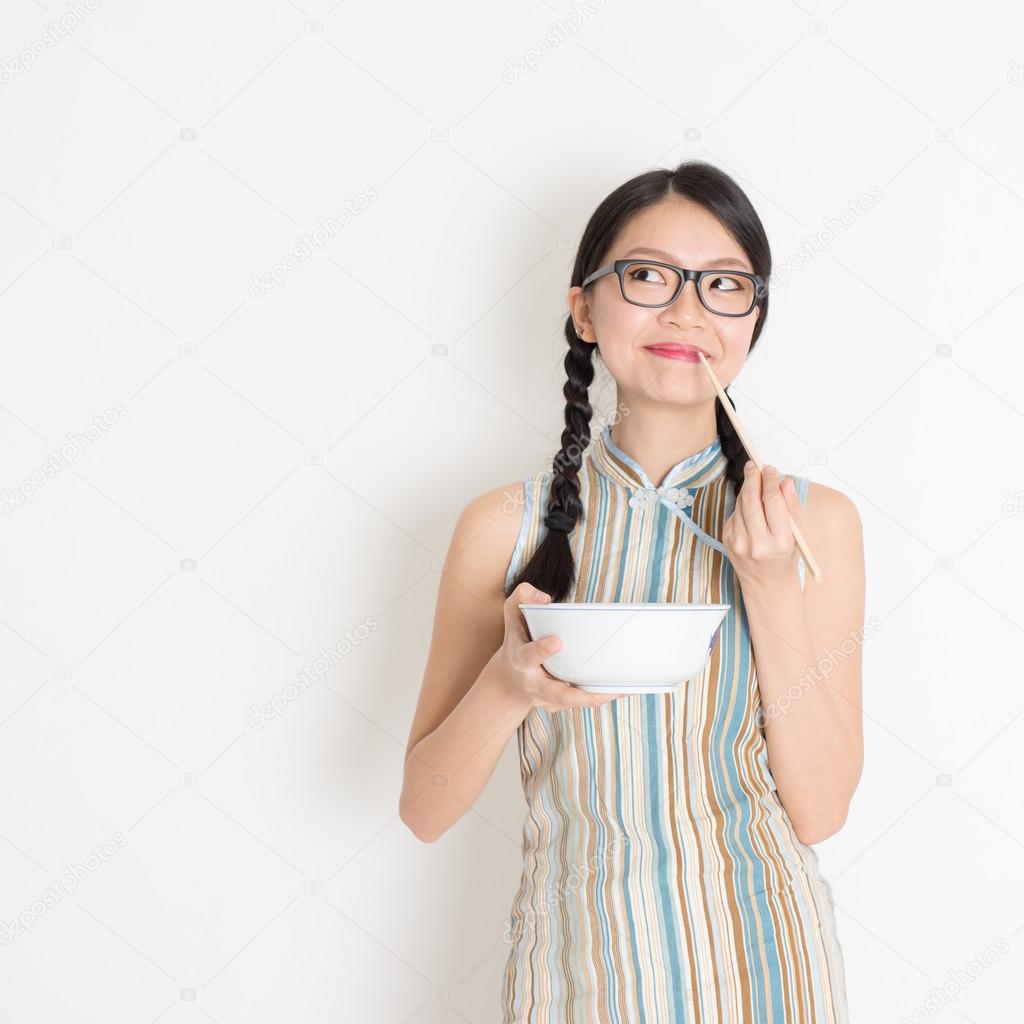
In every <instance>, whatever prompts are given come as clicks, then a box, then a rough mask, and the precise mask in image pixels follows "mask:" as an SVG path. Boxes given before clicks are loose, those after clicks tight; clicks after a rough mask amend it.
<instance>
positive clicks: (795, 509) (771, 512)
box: [722, 460, 803, 591]
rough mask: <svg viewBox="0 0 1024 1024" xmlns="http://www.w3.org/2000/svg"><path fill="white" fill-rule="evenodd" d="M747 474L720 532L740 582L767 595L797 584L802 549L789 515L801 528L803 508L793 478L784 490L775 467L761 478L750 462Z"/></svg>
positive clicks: (767, 468)
mask: <svg viewBox="0 0 1024 1024" xmlns="http://www.w3.org/2000/svg"><path fill="white" fill-rule="evenodd" d="M745 471H746V472H745V476H744V478H743V484H742V486H741V487H740V490H739V493H738V494H737V495H736V507H735V508H734V509H733V512H732V515H731V516H729V518H728V519H727V520H726V522H725V526H724V527H723V528H722V544H723V546H724V547H725V551H726V554H727V555H728V556H729V560H730V561H731V562H732V565H733V568H734V569H735V571H736V575H737V576H738V577H739V579H740V583H741V584H742V585H744V586H751V585H752V586H754V587H756V588H759V589H762V590H766V591H768V590H771V589H772V588H774V587H775V586H776V585H778V584H779V583H785V582H787V581H788V580H790V579H797V575H796V559H797V555H798V553H799V549H798V548H797V545H796V538H795V537H794V536H793V528H792V527H791V526H790V523H789V515H790V514H792V516H793V519H794V520H795V521H796V524H797V526H798V527H799V526H800V525H801V514H802V512H803V506H802V505H801V504H800V499H799V497H798V496H797V493H796V485H795V483H794V482H793V478H792V477H787V478H786V480H785V483H784V484H782V485H781V486H780V482H779V473H778V470H777V469H776V468H775V467H774V466H769V465H766V466H765V467H764V472H763V473H762V472H761V471H760V470H759V469H758V468H757V466H755V465H754V463H753V461H751V460H748V461H747V463H746V466H745Z"/></svg>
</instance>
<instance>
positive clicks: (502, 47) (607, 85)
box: [0, 0, 1024, 1024]
mask: <svg viewBox="0 0 1024 1024" xmlns="http://www.w3.org/2000/svg"><path fill="white" fill-rule="evenodd" d="M1022 29H1024V16H1022V15H1021V13H1020V12H1019V11H1015V10H1013V9H1012V8H1008V6H1007V5H1005V4H1001V3H996V2H982V3H975V4H971V5H938V6H937V5H935V4H927V3H924V2H920V0H917V2H910V3H904V4H899V5H894V4H891V3H883V2H882V0H842V2H839V3H838V4H835V3H817V2H814V0H806V2H804V0H801V2H797V0H771V2H761V3H753V2H746V3H732V4H727V5H722V4H712V3H705V2H702V3H688V4H678V3H670V2H668V0H652V2H649V3H645V4H628V3H626V2H624V0H604V2H591V3H583V2H582V0H573V2H572V3H571V4H566V3H565V2H563V0H529V2H525V3H522V4H500V5H499V4H486V3H485V4H480V3H470V2H463V0H455V2H448V3H442V4H440V5H438V4H430V5H427V4H414V3H410V2H404V3H398V4H395V3H390V4H383V5H381V4H371V3H368V2H366V0H340V2H337V3H333V2H332V3H331V4H328V3H320V4H317V3H315V2H314V0H301V2H289V0H247V2H245V3H242V2H240V0H204V2H199V0H184V2H176V3H168V2H166V0H164V2H158V0H134V2H129V0H89V2H80V3H74V2H72V3H63V2H58V0H7V2H6V3H5V4H4V6H3V13H2V16H0V140H2V153H3V159H2V160H0V230H2V233H3V239H4V244H3V246H2V247H0V354H2V358H0V491H2V494H0V506H2V507H0V513H2V514H0V559H2V566H3V577H4V580H5V582H6V585H5V586H3V587H2V588H0V627H2V628H0V663H2V666H3V670H2V689H0V774H2V777H3V779H4V784H3V786H2V787H0V879H2V883H0V975H2V977H3V979H4V981H3V995H2V1000H3V1003H4V1010H3V1016H4V1018H5V1019H10V1020H17V1021H19V1024H30V1022H31V1024H36V1022H58V1021H60V1022H71V1021H74V1022H76V1024H77V1022H90V1024H91V1022H99V1021H103V1022H104V1024H115V1022H116V1024H120V1022H125V1024H127V1022H155V1021H158V1020H159V1021H162V1022H164V1024H183V1022H190V1021H197V1022H198V1021H203V1022H208V1021H211V1020H212V1021H215V1022H217V1024H243V1022H244V1024H257V1022H262V1021H267V1022H270V1021H280V1020H294V1021H302V1022H303V1024H327V1022H336V1021H338V1020H352V1021H360V1022H362V1021H366V1022H373V1024H428V1022H429V1024H442V1022H443V1024H459V1022H465V1021H470V1022H473V1024H491V1022H494V1021H496V1020H497V1019H498V1010H497V1003H498V988H499V984H500V976H501V971H502V968H503V965H504V960H505V956H506V954H507V949H508V947H507V944H506V943H505V942H503V940H502V932H503V930H504V928H505V925H506V921H507V915H508V912H509V908H510V906H511V900H512V897H513V894H514V891H515V888H516V886H517V884H518V878H519V870H520V838H519V837H520V827H521V823H522V818H523V814H524V809H525V805H524V803H523V800H522V794H521V790H520V780H519V774H518V766H517V763H516V759H515V758H516V752H515V749H514V746H510V747H509V748H508V749H507V750H506V752H505V756H504V758H503V760H502V761H501V763H500V765H499V768H498V770H497V772H496V774H495V776H494V778H493V780H492V782H491V784H490V786H489V787H488V789H487V791H486V792H485V794H484V795H483V797H482V798H481V800H480V801H479V803H478V804H477V806H475V807H474V808H473V810H472V811H471V812H470V813H468V814H467V815H466V816H465V817H464V818H463V819H462V820H461V821H460V822H459V823H458V824H457V825H456V826H455V827H454V828H453V829H452V830H451V831H450V832H449V833H448V834H446V835H445V836H444V837H443V838H442V839H441V840H440V841H439V842H437V843H436V844H430V845H426V844H421V843H419V842H418V841H417V840H416V839H415V838H414V837H413V836H412V834H411V833H410V832H409V831H408V829H407V828H406V827H405V826H404V825H403V824H402V822H401V821H400V820H399V818H398V794H399V790H400V785H401V774H402V760H403V753H404V747H405V742H406V738H407V734H408V728H409V723H410V720H411V716H412V711H413V708H414V705H415V701H416V697H417V693H418V690H419V684H420V679H421V674H422V670H423V665H424V662H425V658H426V653H427V647H428V644H429V640H430V629H431V625H432V616H433V609H434V598H435V594H436V590H437V582H438V573H439V569H440V565H441V562H442V560H443V558H444V555H445V552H446V550H447V545H448V541H449V538H450V536H451V531H452V528H453V526H454V523H455V520H456V517H457V516H458V513H459V512H460V510H461V509H462V508H463V506H464V505H465V504H466V503H467V502H468V501H469V500H470V499H471V498H472V497H474V496H475V495H477V494H479V493H480V492H481V491H484V490H487V489H490V488H493V487H496V486H499V485H501V484H503V483H506V482H509V481H514V480H519V479H524V478H525V477H527V476H528V475H530V474H531V473H532V472H534V471H535V469H536V468H538V467H541V466H543V465H544V464H545V463H546V462H550V459H551V457H552V455H553V453H554V452H555V451H556V450H557V446H558V435H559V432H560V429H561V425H562V410H563V405H562V402H563V400H562V397H561V386H562V382H563V372H562V369H561V362H562V358H563V355H564V345H565V342H564V338H563V336H562V325H563V322H564V318H565V314H566V305H565V293H566V290H567V289H568V278H569V271H570V267H571V262H572V259H573V255H574V252H575V246H576V244H577V241H578V238H579V235H580V232H581V230H582V227H583V225H584V223H585V221H586V219H587V217H589V215H590V213H591V212H592V210H593V208H594V206H595V205H596V204H597V203H598V202H599V201H600V199H601V198H603V196H604V195H605V194H607V192H609V191H610V190H611V189H612V188H614V187H615V186H616V185H618V184H619V183H620V182H622V181H624V180H625V179H627V178H629V177H632V176H633V175H634V174H637V173H639V172H641V171H643V170H646V169H648V168H650V167H655V166H674V165H675V164H676V163H678V162H679V161H680V160H683V159H686V158H688V157H697V158H700V159H704V160H708V161H710V162H712V163H715V164H716V165H718V166H721V167H723V168H724V169H726V170H728V171H729V172H730V173H731V174H733V175H734V176H735V177H736V178H737V180H738V181H739V182H740V183H741V184H742V185H743V187H744V188H745V189H746V190H747V191H748V194H749V195H750V197H751V199H752V201H753V202H754V204H755V206H756V207H757V209H758V211H759V213H760V215H761V217H762V219H763V220H764V223H765V225H766V227H767V230H768V233H769V237H770V240H771V243H772V249H773V254H774V258H775V265H776V275H777V276H776V277H775V279H774V282H773V285H774V290H773V298H772V304H771V314H770V318H769V321H768V326H767V328H766V331H765V333H764V334H763V335H762V337H761V339H760V340H759V342H758V346H757V349H756V350H755V353H754V355H753V356H752V358H751V359H750V361H749V363H748V365H747V367H746V368H745V369H744V372H743V374H742V375H741V377H739V378H738V379H737V380H736V381H735V383H734V384H733V385H732V388H731V394H732V395H733V397H734V400H735V401H736V404H737V408H738V411H739V413H740V416H741V417H742V418H743V420H744V422H745V423H746V424H747V426H748V428H749V429H750V430H751V431H752V434H753V437H754V439H755V441H756V444H757V447H758V450H759V452H760V453H761V454H762V457H763V458H765V460H766V461H770V462H772V463H774V464H776V465H778V466H779V467H780V468H781V469H782V470H783V471H784V472H788V473H795V474H800V475H806V476H809V477H811V478H812V479H814V480H818V481H821V482H822V483H825V484H827V485H829V486H831V487H835V488H838V489H840V490H842V491H844V492H845V493H846V494H848V495H849V496H850V497H851V498H852V499H853V500H854V501H855V502H856V504H857V507H858V509H859V511H860V514H861V517H862V521H863V524H864V538H865V546H866V552H867V613H866V614H867V617H868V618H870V617H872V616H875V617H877V620H878V621H879V622H880V623H881V628H880V629H878V630H877V632H875V633H874V634H873V635H872V637H871V639H870V641H868V642H867V643H866V644H865V649H864V701H865V737H866V765H865V771H864V776H863V780H862V782H861V785H860V788H859V790H858V792H857V794H856V796H855V798H854V802H853V805H852V809H851V813H850V817H849V820H848V822H847V824H846V826H845V828H844V829H843V830H842V831H841V832H840V833H839V834H838V835H837V836H835V837H833V838H832V839H830V840H828V841H827V842H826V843H823V844H821V845H819V846H818V847H817V850H818V853H819V856H820V858H821V861H822V865H823V869H824V872H825V874H826V876H827V877H828V878H829V879H830V881H831V882H832V884H833V888H834V892H835V896H836V906H837V918H838V926H839V929H840V941H841V943H842V946H843V949H844V955H845V959H846V967H847V983H848V986H849V991H850V1000H851V1012H852V1020H854V1021H856V1022H858V1024H860V1022H865V1024H866V1022H872V1024H886V1022H888V1024H900V1022H902V1021H905V1020H906V1019H907V1018H911V1019H913V1020H917V1021H924V1020H928V1021H935V1022H936V1024H939V1022H941V1024H963V1022H964V1021H966V1022H974V1024H981V1022H992V1024H997V1022H1004V1021H1010V1020H1018V1019H1020V1016H1021V1013H1022V1010H1024V996H1022V995H1021V994H1020V984H1019V979H1020V977H1021V974H1022V971H1024V953H1022V946H1024V890H1022V887H1021V885H1020V878H1021V875H1022V869H1024V815H1022V806H1021V771H1020V751H1021V746H1022V742H1024V689H1022V686H1021V683H1022V671H1021V666H1020V657H1019V652H1020V649H1021V641H1022V634H1024V595H1022V591H1021V587H1020V579H1021V564H1022V563H1021V555H1022V530H1024V471H1022V469H1021V466H1022V463H1021V459H1020V449H1021V443H1020V442H1021V440H1022V437H1024V432H1022V426H1024V395H1022V388H1021V370H1022V364H1024V359H1022V357H1021V330H1020V320H1021V317H1022V315H1024V289H1022V287H1021V286H1022V284H1024V266H1022V261H1021V257H1020V238H1021V234H1022V231H1024V150H1022V146H1021V140H1020V131H1019V126H1020V124H1021V120H1022V116H1024V35H1022ZM605 383H607V382H605ZM605 397H606V398H607V397H608V396H607V393H605ZM993 950H994V951H995V954H993V953H992V951H993ZM986 951H989V953H986ZM979 965H980V966H979ZM641 1024H642V1022H641ZM662 1024H668V1022H662Z"/></svg>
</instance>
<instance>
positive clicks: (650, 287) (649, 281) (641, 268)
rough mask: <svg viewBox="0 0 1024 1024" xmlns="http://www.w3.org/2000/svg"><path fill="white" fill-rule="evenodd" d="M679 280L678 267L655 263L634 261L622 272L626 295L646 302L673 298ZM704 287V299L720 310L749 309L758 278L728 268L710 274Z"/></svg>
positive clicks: (702, 289) (705, 279) (702, 281)
mask: <svg viewBox="0 0 1024 1024" xmlns="http://www.w3.org/2000/svg"><path fill="white" fill-rule="evenodd" d="M679 281H680V275H679V274H678V273H677V272H676V271H675V270H670V269H669V268H668V267H659V266H657V265H655V264H652V263H630V265H629V266H628V267H626V268H625V270H623V272H622V285H623V289H624V290H625V294H626V298H627V299H628V300H629V301H630V302H636V303H639V304H640V305H643V306H658V305H663V304H664V303H666V302H669V301H671V299H672V296H673V295H675V293H676V289H678V287H679ZM700 289H701V296H702V297H703V299H704V302H705V303H706V304H707V306H708V308H709V309H712V310H714V311H715V312H716V313H746V312H748V311H749V310H750V309H751V307H752V306H753V305H754V282H753V281H751V280H750V278H748V277H741V276H740V275H738V274H730V273H729V272H728V271H726V270H723V271H720V272H719V271H716V272H715V273H713V274H708V275H706V276H705V277H704V278H702V279H701V282H700Z"/></svg>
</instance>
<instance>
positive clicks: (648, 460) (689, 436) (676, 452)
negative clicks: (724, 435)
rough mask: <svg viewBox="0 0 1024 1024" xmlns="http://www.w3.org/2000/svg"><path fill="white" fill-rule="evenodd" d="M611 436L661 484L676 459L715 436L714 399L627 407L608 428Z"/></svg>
mask: <svg viewBox="0 0 1024 1024" xmlns="http://www.w3.org/2000/svg"><path fill="white" fill-rule="evenodd" d="M610 433H611V439H612V441H613V442H614V443H615V444H616V446H617V447H619V448H620V449H621V450H622V451H623V452H625V453H626V454H627V455H628V456H630V458H632V459H633V460H634V461H635V462H637V463H639V465H640V466H642V467H643V470H644V472H645V473H646V474H647V476H648V477H649V478H650V479H651V480H653V481H654V482H655V483H656V484H658V485H660V483H661V481H662V480H664V479H665V476H666V474H667V473H668V471H669V470H670V469H672V467H673V466H675V465H676V464H677V463H679V462H682V460H683V459H685V458H687V457H688V456H690V455H696V454H697V452H700V451H703V450H704V449H705V448H707V447H708V445H710V444H711V443H712V441H714V440H715V438H716V437H717V436H718V423H717V421H716V419H715V403H714V400H713V399H712V401H711V402H710V403H706V404H703V405H700V406H687V407H685V408H680V407H679V406H670V405H663V404H662V405H658V406H651V407H642V408H637V407H636V406H635V405H634V406H633V407H632V408H631V409H630V413H629V415H628V416H624V417H622V419H620V420H619V421H618V422H617V423H616V424H615V425H614V426H613V427H612V428H611V431H610Z"/></svg>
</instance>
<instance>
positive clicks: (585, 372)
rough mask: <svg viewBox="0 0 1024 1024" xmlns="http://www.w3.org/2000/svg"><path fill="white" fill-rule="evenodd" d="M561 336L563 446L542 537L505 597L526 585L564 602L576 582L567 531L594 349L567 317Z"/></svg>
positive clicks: (574, 514)
mask: <svg viewBox="0 0 1024 1024" xmlns="http://www.w3.org/2000/svg"><path fill="white" fill-rule="evenodd" d="M565 337H566V340H567V341H568V342H569V351H568V352H567V353H566V355H565V373H566V382H565V387H564V388H563V389H562V393H563V394H564V395H565V430H563V431H562V447H561V449H560V450H559V452H558V454H557V455H556V456H555V459H554V464H553V468H552V477H551V488H550V498H549V501H548V510H547V515H546V516H545V517H544V525H545V526H546V527H547V533H546V534H545V536H544V538H543V539H542V540H541V542H540V544H538V545H537V549H536V550H535V551H534V553H533V555H532V557H531V558H530V560H529V561H528V562H527V563H526V565H524V566H523V567H522V569H520V571H519V574H518V575H517V576H516V578H515V579H514V580H512V582H511V583H510V584H509V586H508V588H507V589H506V591H505V596H506V597H508V596H509V594H511V593H512V591H513V590H515V589H516V587H518V586H519V584H520V583H523V582H528V583H532V584H533V586H535V587H537V589H538V590H542V591H544V593H546V594H550V595H551V600H552V601H563V600H564V599H565V598H566V597H567V596H568V595H569V592H570V591H571V589H572V586H573V583H574V582H575V579H576V565H575V562H574V560H573V556H572V548H571V547H570V545H569V533H570V532H571V531H572V529H573V527H574V526H575V525H576V523H577V522H581V521H582V520H583V519H584V513H583V503H582V502H581V501H580V481H579V470H580V466H581V465H582V462H583V452H584V450H585V449H586V447H587V445H588V444H590V420H591V417H592V416H593V409H592V408H591V405H590V399H589V394H588V391H589V388H590V385H591V383H592V382H593V380H594V349H595V348H596V347H597V346H596V345H593V344H588V343H587V342H585V341H583V340H581V339H580V336H579V335H578V334H577V333H576V328H575V325H574V323H573V319H572V317H571V316H570V317H568V318H567V319H566V323H565Z"/></svg>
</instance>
